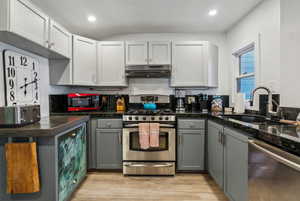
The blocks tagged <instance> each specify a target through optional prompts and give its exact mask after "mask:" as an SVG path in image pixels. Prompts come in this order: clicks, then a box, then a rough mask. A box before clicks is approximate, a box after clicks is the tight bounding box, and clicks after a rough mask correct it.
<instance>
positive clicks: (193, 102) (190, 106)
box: [185, 95, 199, 112]
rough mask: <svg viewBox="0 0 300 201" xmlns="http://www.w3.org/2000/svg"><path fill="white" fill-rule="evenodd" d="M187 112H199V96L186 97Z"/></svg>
mask: <svg viewBox="0 0 300 201" xmlns="http://www.w3.org/2000/svg"><path fill="white" fill-rule="evenodd" d="M185 110H186V112H199V97H198V96H197V95H187V96H185Z"/></svg>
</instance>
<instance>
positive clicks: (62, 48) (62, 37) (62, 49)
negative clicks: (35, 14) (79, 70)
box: [49, 20, 72, 58]
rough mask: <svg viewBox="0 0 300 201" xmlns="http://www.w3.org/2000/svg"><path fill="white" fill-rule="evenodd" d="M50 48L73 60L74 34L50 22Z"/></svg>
mask: <svg viewBox="0 0 300 201" xmlns="http://www.w3.org/2000/svg"><path fill="white" fill-rule="evenodd" d="M49 41H50V42H49V48H50V49H51V50H53V51H55V52H57V53H59V54H61V55H63V56H65V57H67V58H72V34H71V33H70V32H68V31H67V30H66V29H65V28H64V27H62V26H61V25H59V24H58V23H56V22H55V21H53V20H51V21H50V29H49Z"/></svg>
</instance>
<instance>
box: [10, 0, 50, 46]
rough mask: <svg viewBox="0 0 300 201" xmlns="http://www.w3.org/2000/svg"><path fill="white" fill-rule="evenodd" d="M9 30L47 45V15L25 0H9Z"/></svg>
mask: <svg viewBox="0 0 300 201" xmlns="http://www.w3.org/2000/svg"><path fill="white" fill-rule="evenodd" d="M9 7H10V10H9V16H10V18H9V31H11V32H14V33H16V34H19V35H21V36H23V37H24V38H27V39H29V40H31V41H33V42H35V43H38V44H39V45H42V46H44V47H48V36H49V34H48V27H49V17H48V16H47V15H45V14H44V13H42V12H41V11H40V10H39V9H37V8H36V7H35V6H34V5H33V4H32V3H30V2H29V1H27V0H10V6H9Z"/></svg>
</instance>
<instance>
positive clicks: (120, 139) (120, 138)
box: [118, 133, 122, 144]
mask: <svg viewBox="0 0 300 201" xmlns="http://www.w3.org/2000/svg"><path fill="white" fill-rule="evenodd" d="M118 137H119V144H122V133H119V135H118Z"/></svg>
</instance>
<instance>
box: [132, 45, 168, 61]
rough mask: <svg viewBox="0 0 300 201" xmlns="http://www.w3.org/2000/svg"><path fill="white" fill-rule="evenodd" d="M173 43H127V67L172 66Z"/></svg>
mask: <svg viewBox="0 0 300 201" xmlns="http://www.w3.org/2000/svg"><path fill="white" fill-rule="evenodd" d="M170 64H171V42H166V41H161V42H160V41H157V42H145V41H142V42H138V41H130V42H126V65H127V66H136V65H170Z"/></svg>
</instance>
